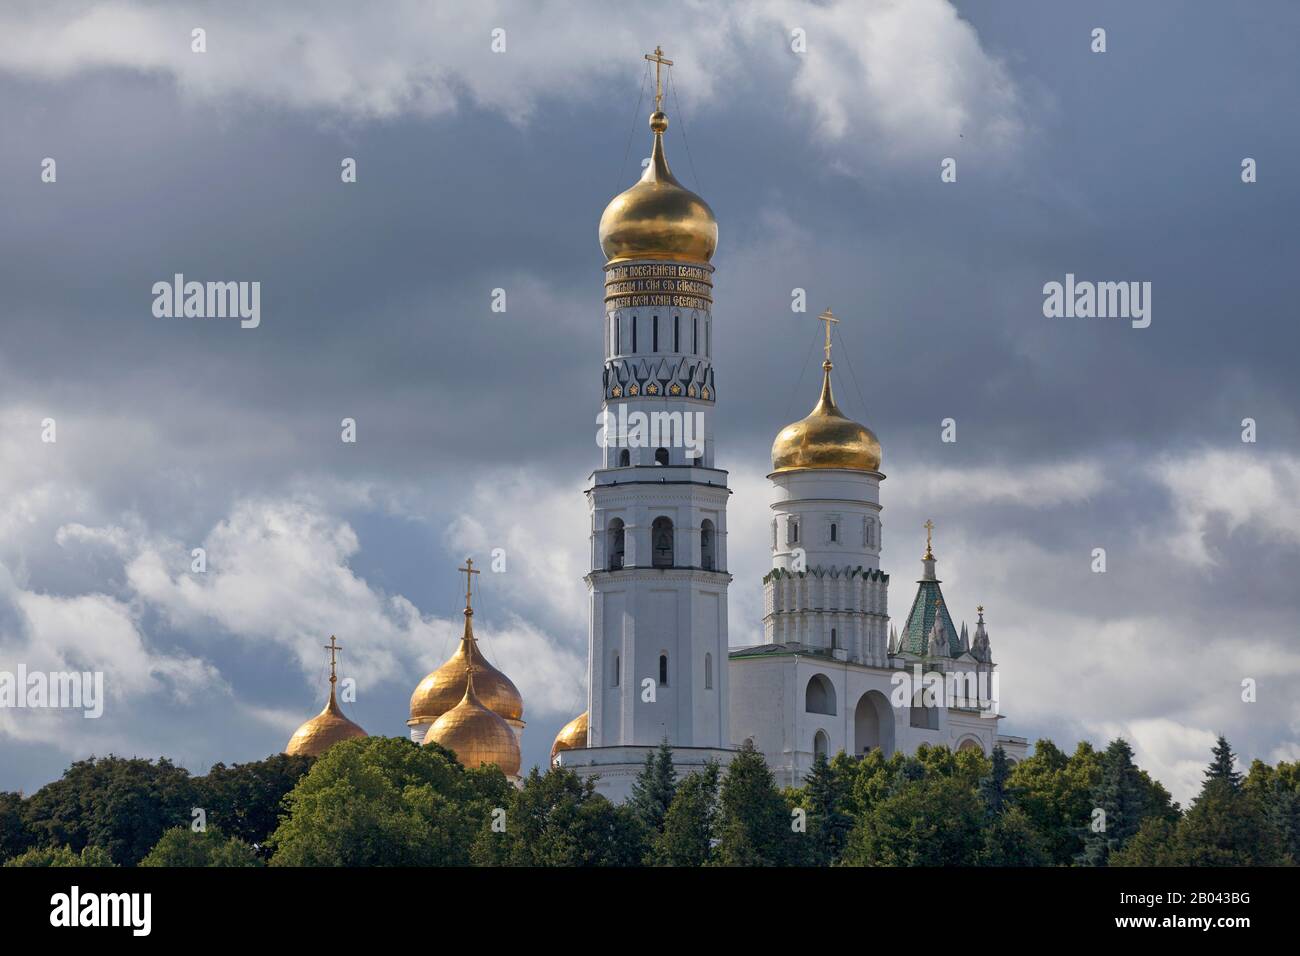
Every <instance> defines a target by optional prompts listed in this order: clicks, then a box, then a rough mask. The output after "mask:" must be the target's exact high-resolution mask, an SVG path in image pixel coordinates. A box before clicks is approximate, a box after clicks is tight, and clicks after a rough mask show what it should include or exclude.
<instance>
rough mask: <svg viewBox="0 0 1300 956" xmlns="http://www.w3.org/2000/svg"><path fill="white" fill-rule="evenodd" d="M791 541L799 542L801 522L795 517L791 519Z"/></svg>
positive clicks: (793, 542) (792, 542)
mask: <svg viewBox="0 0 1300 956" xmlns="http://www.w3.org/2000/svg"><path fill="white" fill-rule="evenodd" d="M790 543H791V544H798V543H799V522H798V521H797V520H795V519H794V518H791V519H790Z"/></svg>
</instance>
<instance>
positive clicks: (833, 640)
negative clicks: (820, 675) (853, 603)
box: [831, 627, 840, 650]
mask: <svg viewBox="0 0 1300 956" xmlns="http://www.w3.org/2000/svg"><path fill="white" fill-rule="evenodd" d="M839 646H840V641H839V637H838V636H837V635H836V633H835V628H833V627H832V628H831V650H834V649H835V648H837V647H839Z"/></svg>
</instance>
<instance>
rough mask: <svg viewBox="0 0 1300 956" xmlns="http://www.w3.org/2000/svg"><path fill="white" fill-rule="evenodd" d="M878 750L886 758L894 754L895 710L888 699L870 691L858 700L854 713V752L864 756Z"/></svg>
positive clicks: (879, 693) (876, 691) (877, 692)
mask: <svg viewBox="0 0 1300 956" xmlns="http://www.w3.org/2000/svg"><path fill="white" fill-rule="evenodd" d="M877 749H878V750H880V751H881V753H882V754H884V756H886V757H889V756H892V755H893V753H894V709H893V708H892V707H890V706H889V698H888V697H886V696H885V695H884V694H882V693H881V692H880V691H878V690H869V691H867V692H866V693H865V694H863V695H862V696H861V697H860V698H859V699H858V706H857V708H856V709H855V710H854V712H853V752H854V753H856V754H864V753H867V752H868V751H871V750H877Z"/></svg>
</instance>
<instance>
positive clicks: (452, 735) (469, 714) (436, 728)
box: [421, 668, 520, 777]
mask: <svg viewBox="0 0 1300 956" xmlns="http://www.w3.org/2000/svg"><path fill="white" fill-rule="evenodd" d="M476 670H477V669H476V668H471V671H470V674H469V678H468V680H467V681H466V684H465V695H464V696H463V697H462V698H461V700H460V703H459V704H457V705H456V706H455V707H453V708H452V709H451V710H449V711H447V712H446V713H445V714H443V715H442V716H441V717H439V718H438V719H437V720H435V721H434V722H433V726H432V727H430V728H429V732H428V733H427V734H425V735H424V740H423V741H422V742H421V746H428V744H429V743H430V742H433V743H439V744H442V746H444V747H446V748H447V749H448V750H450V751H452V752H453V753H455V754H456V759H457V760H459V761H460V762H461V764H462V765H463V766H465V767H466V768H468V769H475V768H477V767H479V766H481V765H483V764H496V765H497V766H498V767H500V768H501V772H502V773H504V774H505V775H506V776H507V777H517V776H519V764H520V755H519V741H518V740H516V739H515V732H514V731H513V730H512V729H511V728H510V725H509V724H507V723H506V722H505V721H504V720H502V719H501V718H500V717H498V716H497V715H496V714H494V713H493V712H492V711H490V710H488V709H487V708H486V707H484V706H483V703H482V701H480V700H479V699H478V695H477V694H476V693H475V692H474V685H475V679H476V678H475V671H476Z"/></svg>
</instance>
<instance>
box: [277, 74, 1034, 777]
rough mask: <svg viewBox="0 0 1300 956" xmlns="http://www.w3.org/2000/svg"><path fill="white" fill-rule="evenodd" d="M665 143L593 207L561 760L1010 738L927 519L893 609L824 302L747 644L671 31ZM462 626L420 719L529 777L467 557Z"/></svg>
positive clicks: (519, 718)
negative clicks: (582, 504) (596, 346)
mask: <svg viewBox="0 0 1300 956" xmlns="http://www.w3.org/2000/svg"><path fill="white" fill-rule="evenodd" d="M647 59H649V60H651V62H654V63H655V68H656V81H655V86H656V93H655V110H654V112H653V113H652V114H651V116H650V131H651V134H652V140H651V154H650V160H649V162H648V164H647V165H646V168H645V171H644V173H643V174H642V176H641V178H640V180H639V181H638V182H636V183H635V184H633V185H632V187H631V188H629V189H627V190H626V191H624V192H623V193H621V194H619V195H618V196H616V197H615V198H614V199H613V200H611V201H610V203H609V205H608V206H607V207H606V209H605V212H604V214H603V215H602V217H601V220H600V232H599V235H600V245H601V249H602V251H603V252H604V254H605V259H606V264H605V310H604V322H603V333H602V336H603V349H604V351H603V360H602V365H601V374H600V379H599V382H600V395H601V401H600V412H599V415H598V418H597V421H598V423H599V437H600V446H601V458H600V461H599V463H598V467H597V468H596V470H595V471H593V472H592V474H591V477H590V480H589V483H588V485H587V488H586V491H585V493H586V497H587V505H588V511H589V514H590V536H589V545H590V549H589V559H590V570H589V571H588V572H587V574H586V576H585V581H586V584H587V591H588V613H589V618H588V619H589V629H588V669H587V691H588V696H587V704H588V706H587V710H586V711H585V712H584V713H582V714H579V715H578V716H577V717H575V718H574V719H573V720H571V721H570V722H569V723H568V724H567V725H565V727H564V728H563V729H562V730H561V731H560V733H559V735H558V736H557V737H556V738H555V741H554V744H553V745H552V749H551V761H552V763H553V764H554V765H556V766H561V767H565V768H568V769H571V770H573V771H574V772H575V773H577V774H578V775H579V776H581V777H584V778H594V780H595V781H596V787H597V789H598V790H599V791H600V792H602V793H604V794H605V795H606V796H608V797H610V798H611V799H614V800H622V799H625V798H626V797H627V796H628V795H629V793H630V792H631V789H632V784H633V782H634V780H635V779H636V776H637V774H638V773H639V772H640V771H641V770H642V768H643V767H644V766H645V762H646V757H647V756H648V755H649V754H650V753H651V752H653V751H654V750H655V749H656V748H657V747H659V746H660V744H661V742H663V741H667V743H668V744H669V746H670V747H671V748H672V754H673V762H674V764H675V765H676V767H677V770H678V772H679V773H682V774H685V773H690V772H692V771H694V770H698V769H700V768H702V767H704V766H705V765H706V764H707V763H710V762H716V763H719V764H723V765H725V764H726V763H728V762H729V761H730V760H731V758H732V757H733V756H734V754H735V753H736V750H737V749H738V748H740V747H744V746H747V745H748V746H752V747H754V748H755V749H756V750H758V751H759V752H761V753H762V754H763V756H764V758H765V759H766V761H767V763H768V765H769V766H770V767H771V769H772V771H773V773H774V775H775V777H776V780H777V783H778V784H779V785H781V786H792V785H798V784H800V783H801V782H802V781H803V779H804V777H805V776H806V775H807V774H808V772H809V770H811V768H812V766H813V763H814V761H815V760H816V758H817V756H818V755H819V754H825V755H826V756H828V757H830V756H833V755H835V754H837V753H839V752H840V751H844V752H846V753H851V754H863V753H867V752H869V751H871V750H876V749H878V750H880V751H882V752H883V753H884V754H885V755H891V754H893V753H895V752H900V751H901V752H903V753H911V752H914V751H915V750H916V749H917V748H918V747H919V746H921V745H922V744H935V745H946V746H948V747H950V748H952V749H954V750H963V749H974V750H978V751H980V752H981V753H983V754H985V755H988V754H991V753H992V752H993V749H994V748H995V747H998V746H1001V747H1002V748H1003V749H1004V751H1005V752H1006V753H1007V755H1008V756H1009V757H1010V758H1011V759H1012V760H1013V761H1019V760H1021V759H1023V757H1024V756H1025V753H1026V749H1027V748H1026V741H1025V740H1024V738H1020V737H1011V736H1007V735H1004V734H1002V733H1001V732H1000V725H1001V720H1002V717H1001V715H1000V713H999V711H998V705H999V702H1000V701H999V695H998V687H997V667H996V664H995V663H994V659H993V654H992V650H991V646H990V642H989V636H988V631H987V628H986V625H985V622H984V614H983V611H984V609H983V608H982V607H980V608H978V609H977V613H978V620H977V623H976V626H975V633H974V635H971V634H970V632H969V631H968V629H967V627H966V625H965V624H964V623H963V624H962V626H961V629H960V631H958V630H957V628H956V626H955V625H954V623H953V622H954V618H953V615H952V613H951V612H950V610H949V608H948V606H947V604H946V602H945V599H944V596H943V591H942V588H941V587H940V585H941V582H940V580H939V578H938V577H937V575H936V566H937V561H936V558H935V555H934V551H933V538H932V532H933V528H934V526H933V523H932V522H929V521H927V522H926V546H925V553H924V555H923V556H922V558H921V576H920V578H919V579H918V580H917V582H916V592H915V595H914V597H913V599H912V604H911V609H910V611H909V612H908V615H907V617H906V619H905V621H904V623H903V626H902V628H901V630H900V629H898V628H897V627H894V626H891V624H890V621H891V616H890V613H889V585H890V575H889V574H888V573H886V572H885V571H884V570H883V569H882V568H881V565H880V555H881V551H882V547H883V524H882V521H881V514H882V506H881V501H880V489H881V482H883V481H884V479H885V475H884V473H883V472H882V471H881V446H880V442H879V440H878V439H877V438H876V435H875V434H874V433H873V432H872V431H871V429H869V428H868V427H866V426H865V425H862V424H860V423H858V422H855V421H852V420H851V419H849V418H848V417H847V416H845V415H844V413H843V412H841V411H840V409H839V407H838V405H837V404H836V402H835V396H834V392H833V389H832V382H831V372H832V370H833V369H834V365H833V362H832V338H831V329H832V326H833V325H834V324H835V323H837V322H838V321H839V320H838V319H836V318H835V316H834V315H833V314H832V313H831V312H830V311H829V310H827V311H826V312H824V313H822V315H821V316H820V320H821V321H822V322H824V323H825V325H826V343H825V358H824V360H823V362H822V382H821V392H820V395H819V396H818V399H817V402H816V404H815V406H814V407H813V409H812V411H811V412H810V413H809V414H808V415H807V416H805V417H804V418H802V419H800V420H799V421H797V422H794V423H792V424H790V425H787V426H786V427H785V428H783V429H781V430H780V432H779V433H778V434H777V436H776V440H775V441H774V442H773V445H772V471H771V473H770V474H769V475H768V477H769V479H770V481H771V483H772V499H771V503H770V504H771V512H772V518H771V528H770V535H771V537H770V548H771V562H772V567H771V570H770V571H769V572H768V573H767V574H766V575H765V576H764V578H763V603H764V606H763V642H762V643H760V644H757V645H754V646H750V647H740V648H732V647H731V646H730V640H729V636H728V626H727V598H728V589H729V586H730V584H731V580H732V578H731V574H730V572H729V571H728V561H727V503H728V500H729V498H730V496H731V491H730V489H729V487H728V476H727V472H726V471H724V470H722V469H721V468H719V467H718V466H717V464H716V460H715V452H716V448H715V442H714V434H713V424H714V415H713V412H714V408H715V405H716V402H717V401H718V392H717V385H716V381H715V378H714V368H713V342H714V328H713V281H712V277H713V266H712V264H711V260H712V258H713V254H714V252H715V251H716V249H717V243H718V224H717V220H716V219H715V218H714V215H713V211H712V210H711V209H710V208H709V206H708V204H707V203H706V202H705V201H704V200H703V199H701V198H700V197H699V196H697V195H696V194H695V193H693V192H691V191H690V190H688V189H686V188H685V187H684V186H682V185H681V183H679V182H678V181H677V179H676V178H675V177H674V176H673V173H672V170H671V169H670V168H669V165H668V159H667V156H666V154H665V151H664V141H663V137H664V132H665V131H666V130H667V128H668V117H667V116H666V115H665V114H664V112H663V109H662V99H663V97H662V87H661V85H660V82H659V70H660V69H661V68H662V67H663V66H665V65H671V61H669V60H666V59H664V57H663V54H662V51H660V50H656V51H655V53H654V54H652V55H649V56H647ZM460 570H461V571H462V572H464V573H465V576H466V589H465V611H464V614H465V625H464V635H463V637H462V639H461V641H460V644H459V646H458V647H457V649H456V651H455V653H454V654H453V655H452V656H451V658H449V659H448V660H447V661H446V662H445V663H444V664H443V665H442V666H440V667H439V668H437V669H436V670H435V671H433V672H431V673H430V674H428V675H427V676H426V677H425V678H424V679H423V680H422V681H421V682H420V683H419V685H418V686H417V687H416V688H415V691H414V693H413V694H412V695H411V704H410V719H409V720H408V721H407V726H408V728H409V733H410V736H411V739H412V740H413V741H414V742H415V743H417V744H422V745H430V744H434V743H436V744H439V745H442V746H444V747H447V748H449V749H450V750H452V751H453V752H455V753H456V754H457V756H458V758H459V759H460V760H461V762H462V763H464V764H465V765H466V766H470V767H477V766H479V765H480V764H485V763H486V764H496V765H497V766H499V767H500V768H501V769H502V771H503V772H504V773H505V775H506V777H507V778H508V779H510V780H511V781H512V782H515V783H516V784H518V783H519V781H520V779H521V778H520V771H521V759H520V747H519V741H520V738H521V737H522V734H523V732H524V727H525V723H524V719H523V717H524V704H523V699H522V697H521V696H520V694H519V691H518V690H517V689H516V687H515V685H514V683H513V682H512V681H511V680H510V678H508V677H507V676H506V675H505V674H503V673H502V672H501V671H499V670H498V669H497V668H495V667H493V666H492V664H491V663H490V662H489V661H488V660H487V659H486V658H485V657H484V656H483V654H482V651H481V650H480V648H479V646H478V641H477V640H476V639H475V637H474V629H473V613H474V612H473V608H472V597H473V576H474V575H476V574H478V573H479V572H478V571H477V570H475V569H474V564H473V561H472V560H469V559H467V560H466V564H465V567H463V568H461V569H460ZM329 649H330V655H331V674H330V696H329V699H328V702H327V704H326V707H325V709H324V710H323V711H322V712H321V713H320V714H319V715H317V716H316V717H313V718H312V719H311V720H309V721H307V722H306V723H304V724H303V725H302V727H300V728H299V729H298V731H297V732H296V733H295V734H294V736H293V738H292V739H291V740H290V741H289V744H288V745H287V747H286V752H288V753H301V754H310V755H318V754H320V753H323V752H324V751H325V750H326V749H328V747H330V746H332V745H333V744H334V743H336V742H338V741H340V740H346V739H350V738H354V737H364V736H365V731H364V730H362V729H361V728H360V727H358V726H357V725H356V724H354V723H353V722H352V721H350V720H348V719H347V717H346V716H345V715H344V714H343V712H342V710H341V709H340V707H339V705H338V701H337V699H336V696H335V692H334V685H335V681H336V674H335V671H334V656H335V653H336V652H337V650H338V645H336V644H335V642H334V639H333V638H331V640H330V645H329Z"/></svg>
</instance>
